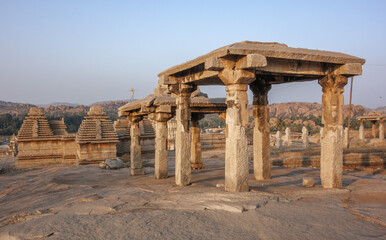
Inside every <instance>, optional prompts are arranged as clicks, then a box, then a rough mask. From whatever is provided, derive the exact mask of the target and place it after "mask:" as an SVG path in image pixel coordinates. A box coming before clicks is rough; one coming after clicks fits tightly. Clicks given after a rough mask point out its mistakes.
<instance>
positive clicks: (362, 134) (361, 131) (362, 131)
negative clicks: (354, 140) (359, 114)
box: [359, 121, 365, 141]
mask: <svg viewBox="0 0 386 240" xmlns="http://www.w3.org/2000/svg"><path fill="white" fill-rule="evenodd" d="M360 122H361V125H360V126H359V139H360V140H361V141H364V140H365V128H364V127H363V121H360Z"/></svg>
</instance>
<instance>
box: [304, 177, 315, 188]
mask: <svg viewBox="0 0 386 240" xmlns="http://www.w3.org/2000/svg"><path fill="white" fill-rule="evenodd" d="M302 185H303V187H313V186H314V185H315V180H314V179H313V178H310V177H304V178H303V183H302Z"/></svg>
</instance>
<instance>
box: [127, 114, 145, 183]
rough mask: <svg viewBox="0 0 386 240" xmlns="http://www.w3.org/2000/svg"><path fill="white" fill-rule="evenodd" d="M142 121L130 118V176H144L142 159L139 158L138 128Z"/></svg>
mask: <svg viewBox="0 0 386 240" xmlns="http://www.w3.org/2000/svg"><path fill="white" fill-rule="evenodd" d="M141 120H142V117H141V116H130V117H129V122H130V136H131V145H130V161H131V166H130V175H132V176H137V175H144V174H145V169H144V168H143V166H142V157H141V136H140V135H141V132H140V128H139V122H140V121H141Z"/></svg>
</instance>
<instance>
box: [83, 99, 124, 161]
mask: <svg viewBox="0 0 386 240" xmlns="http://www.w3.org/2000/svg"><path fill="white" fill-rule="evenodd" d="M105 115H106V113H105V112H104V111H103V108H102V107H100V106H93V107H91V108H90V111H89V112H88V117H86V118H85V119H84V120H83V121H82V123H81V125H80V127H79V130H78V133H77V134H76V139H75V141H76V143H77V144H78V145H77V163H78V164H92V163H100V162H102V161H104V160H105V159H116V153H117V150H116V144H117V143H118V142H119V140H118V136H117V133H116V132H115V131H114V127H113V124H112V122H111V121H110V120H109V119H108V117H107V116H105Z"/></svg>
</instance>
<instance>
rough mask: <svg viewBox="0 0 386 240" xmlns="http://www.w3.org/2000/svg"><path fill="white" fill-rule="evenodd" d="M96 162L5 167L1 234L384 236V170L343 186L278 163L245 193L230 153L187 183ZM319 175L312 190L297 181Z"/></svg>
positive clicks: (216, 156) (213, 154)
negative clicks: (237, 185)
mask: <svg viewBox="0 0 386 240" xmlns="http://www.w3.org/2000/svg"><path fill="white" fill-rule="evenodd" d="M169 158H170V159H169V160H170V161H169V176H170V177H169V178H168V179H163V180H156V179H154V176H153V175H154V168H153V167H152V166H151V165H152V159H151V158H150V160H149V161H148V163H147V167H146V171H147V175H145V176H135V177H133V176H129V169H127V168H124V169H120V170H103V169H100V168H99V167H98V166H67V167H51V168H45V169H35V170H28V171H26V170H20V171H13V172H12V171H11V172H6V173H3V174H0V239H386V184H385V183H386V181H385V180H386V171H385V170H381V171H377V172H375V173H367V172H359V171H351V172H345V173H344V187H345V188H344V189H330V190H328V189H322V188H321V186H320V179H319V169H314V168H304V167H302V168H283V167H272V179H271V180H267V181H256V180H254V179H253V174H252V162H251V163H250V173H251V174H250V181H249V183H250V188H251V190H250V191H249V192H244V193H228V192H225V191H224V190H223V188H217V187H216V184H221V183H224V151H220V150H217V151H215V150H212V151H205V152H203V158H204V163H205V166H206V168H205V169H204V170H199V171H193V172H192V184H191V185H190V186H188V187H176V186H175V185H174V177H173V176H174V173H173V171H174V157H173V156H172V154H170V157H169ZM303 177H314V178H315V179H316V180H317V181H316V183H317V185H316V186H315V187H314V188H304V187H302V186H301V182H302V178H303Z"/></svg>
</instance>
